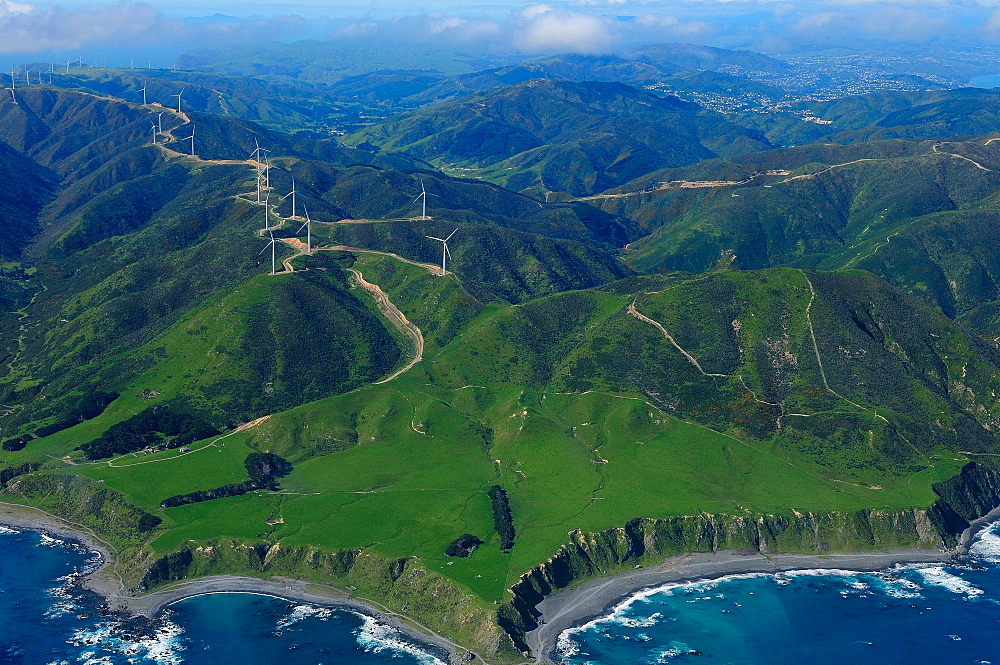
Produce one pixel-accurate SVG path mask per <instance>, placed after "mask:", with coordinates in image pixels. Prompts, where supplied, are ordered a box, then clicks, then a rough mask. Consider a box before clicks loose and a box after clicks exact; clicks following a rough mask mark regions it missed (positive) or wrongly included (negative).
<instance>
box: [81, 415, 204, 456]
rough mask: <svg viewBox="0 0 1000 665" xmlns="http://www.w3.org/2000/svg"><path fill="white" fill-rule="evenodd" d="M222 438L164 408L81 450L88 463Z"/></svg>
mask: <svg viewBox="0 0 1000 665" xmlns="http://www.w3.org/2000/svg"><path fill="white" fill-rule="evenodd" d="M216 434H219V430H217V429H216V428H215V427H213V426H212V425H210V424H208V423H207V422H205V421H204V420H202V419H201V418H199V417H198V416H195V415H192V414H188V413H177V412H175V411H171V410H170V409H167V408H164V407H157V406H154V407H151V408H149V409H146V410H145V411H143V412H141V413H138V414H136V415H134V416H132V417H131V418H129V419H128V420H126V421H123V422H120V423H118V424H117V425H112V426H111V427H109V428H108V430H107V431H106V432H105V433H104V434H102V435H101V436H99V437H98V438H96V439H94V440H93V441H89V442H87V443H85V444H83V445H81V446H79V447H78V450H82V451H83V453H84V455H86V457H87V459H90V460H97V459H104V458H106V457H112V456H114V455H125V454H128V453H132V452H135V451H137V450H142V449H143V448H148V447H150V446H160V445H162V446H164V447H166V448H179V447H180V446H186V445H187V444H189V443H192V442H194V441H199V440H201V439H206V438H208V437H210V436H215V435H216Z"/></svg>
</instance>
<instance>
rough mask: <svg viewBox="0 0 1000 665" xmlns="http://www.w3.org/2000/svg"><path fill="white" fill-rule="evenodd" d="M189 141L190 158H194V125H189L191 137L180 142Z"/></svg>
mask: <svg viewBox="0 0 1000 665" xmlns="http://www.w3.org/2000/svg"><path fill="white" fill-rule="evenodd" d="M188 139H191V156H192V157H194V123H193V122H192V123H191V136H188V137H187V138H183V139H181V140H182V141H187V140H188Z"/></svg>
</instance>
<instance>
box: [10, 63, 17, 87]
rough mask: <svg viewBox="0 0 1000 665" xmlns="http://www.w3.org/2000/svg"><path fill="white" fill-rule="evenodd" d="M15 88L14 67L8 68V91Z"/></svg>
mask: <svg viewBox="0 0 1000 665" xmlns="http://www.w3.org/2000/svg"><path fill="white" fill-rule="evenodd" d="M16 87H17V76H16V75H15V74H14V65H11V66H10V89H11V90H13V89H14V88H16Z"/></svg>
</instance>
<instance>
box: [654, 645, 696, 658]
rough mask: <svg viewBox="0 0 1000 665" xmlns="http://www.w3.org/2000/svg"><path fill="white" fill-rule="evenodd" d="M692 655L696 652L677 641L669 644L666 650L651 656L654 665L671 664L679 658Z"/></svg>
mask: <svg viewBox="0 0 1000 665" xmlns="http://www.w3.org/2000/svg"><path fill="white" fill-rule="evenodd" d="M692 653H695V651H694V650H693V649H692V648H691V647H689V646H688V645H686V644H684V643H683V642H677V641H676V640H675V641H673V642H671V643H670V644H668V645H667V648H666V649H657V650H656V651H654V652H652V653H651V654H650V655H651V656H652V657H653V662H654V663H669V662H670V661H671V660H673V659H674V658H676V657H677V656H686V655H688V654H692Z"/></svg>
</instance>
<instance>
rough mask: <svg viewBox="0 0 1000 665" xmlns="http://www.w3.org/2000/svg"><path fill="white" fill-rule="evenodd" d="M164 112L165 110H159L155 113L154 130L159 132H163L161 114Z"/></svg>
mask: <svg viewBox="0 0 1000 665" xmlns="http://www.w3.org/2000/svg"><path fill="white" fill-rule="evenodd" d="M164 113H166V111H160V112H159V113H157V114H156V131H158V132H159V133H161V134H162V133H163V114H164Z"/></svg>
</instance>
